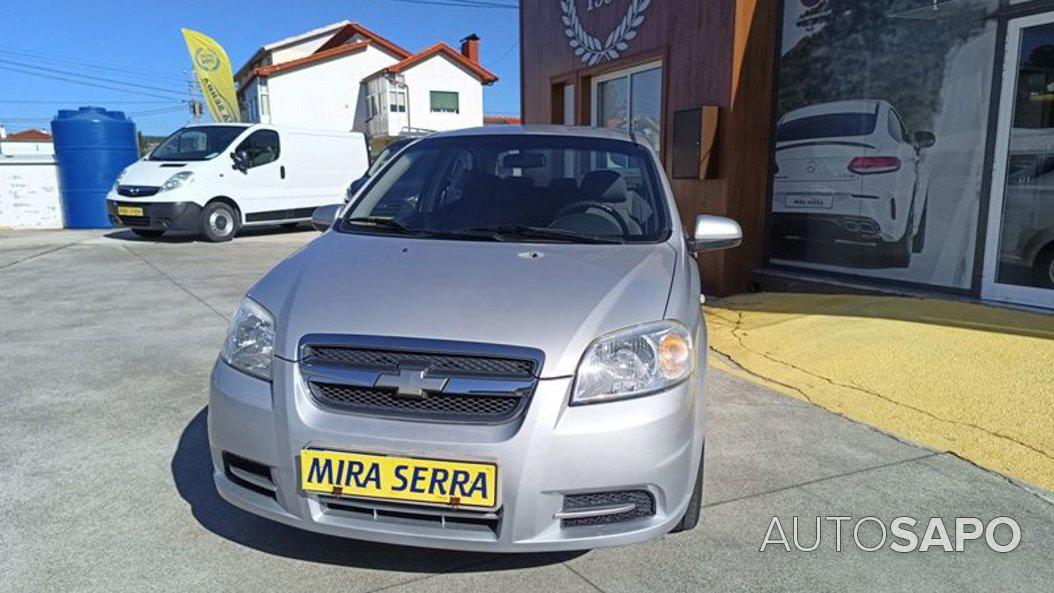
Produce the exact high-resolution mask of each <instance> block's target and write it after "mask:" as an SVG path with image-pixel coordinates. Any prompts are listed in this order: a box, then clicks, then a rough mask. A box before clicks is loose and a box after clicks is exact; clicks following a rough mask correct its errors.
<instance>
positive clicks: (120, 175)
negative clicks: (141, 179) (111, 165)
mask: <svg viewBox="0 0 1054 593" xmlns="http://www.w3.org/2000/svg"><path fill="white" fill-rule="evenodd" d="M125 170H127V169H125ZM122 179H124V171H121V172H120V173H118V174H117V178H116V179H114V180H113V188H112V189H113V191H117V187H118V186H119V185H121V180H122Z"/></svg>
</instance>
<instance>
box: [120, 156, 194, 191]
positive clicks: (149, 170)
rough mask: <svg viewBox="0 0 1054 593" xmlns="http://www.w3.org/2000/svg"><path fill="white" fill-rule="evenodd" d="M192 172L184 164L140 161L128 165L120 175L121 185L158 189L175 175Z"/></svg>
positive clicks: (190, 168)
mask: <svg viewBox="0 0 1054 593" xmlns="http://www.w3.org/2000/svg"><path fill="white" fill-rule="evenodd" d="M192 170H194V169H193V168H192V167H191V166H190V165H188V164H187V163H185V162H179V161H146V160H140V161H136V162H134V163H132V164H131V165H128V167H126V168H125V170H124V172H123V173H121V185H146V186H151V187H159V186H161V184H163V183H164V182H165V181H167V180H168V178H169V177H171V176H173V175H175V174H176V173H179V172H180V171H192Z"/></svg>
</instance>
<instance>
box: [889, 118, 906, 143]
mask: <svg viewBox="0 0 1054 593" xmlns="http://www.w3.org/2000/svg"><path fill="white" fill-rule="evenodd" d="M886 127H887V128H888V130H889V136H890V137H891V138H893V140H896V141H897V142H904V127H903V126H902V125H901V123H900V119H899V118H898V117H897V113H896V112H895V111H890V112H889V118H888V120H887V121H886Z"/></svg>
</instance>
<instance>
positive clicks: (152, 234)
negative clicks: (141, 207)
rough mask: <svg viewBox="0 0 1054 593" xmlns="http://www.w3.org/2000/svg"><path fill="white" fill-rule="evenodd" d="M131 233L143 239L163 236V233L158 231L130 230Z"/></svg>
mask: <svg viewBox="0 0 1054 593" xmlns="http://www.w3.org/2000/svg"><path fill="white" fill-rule="evenodd" d="M132 232H133V233H135V235H136V236H137V237H143V238H144V239H156V238H158V237H160V236H161V235H164V234H165V231H162V230H160V229H132Z"/></svg>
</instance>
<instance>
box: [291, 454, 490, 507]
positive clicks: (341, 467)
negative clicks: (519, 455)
mask: <svg viewBox="0 0 1054 593" xmlns="http://www.w3.org/2000/svg"><path fill="white" fill-rule="evenodd" d="M497 479H498V467H497V466H496V465H494V464H492V463H468V462H461V461H440V460H434V459H414V458H410V457H389V456H385V455H368V454H364V453H342V452H338V451H322V450H318V449H305V450H303V451H301V452H300V487H301V488H303V489H304V491H305V492H318V493H321V494H330V495H333V496H361V497H365V498H377V499H383V500H393V501H400V502H414V503H425V504H441V505H449V506H457V507H478V508H494V507H495V506H496V501H497V488H498V482H497Z"/></svg>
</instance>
